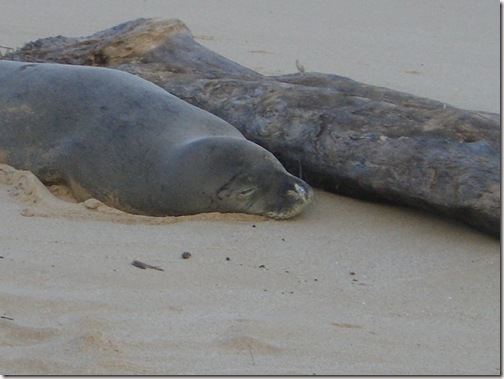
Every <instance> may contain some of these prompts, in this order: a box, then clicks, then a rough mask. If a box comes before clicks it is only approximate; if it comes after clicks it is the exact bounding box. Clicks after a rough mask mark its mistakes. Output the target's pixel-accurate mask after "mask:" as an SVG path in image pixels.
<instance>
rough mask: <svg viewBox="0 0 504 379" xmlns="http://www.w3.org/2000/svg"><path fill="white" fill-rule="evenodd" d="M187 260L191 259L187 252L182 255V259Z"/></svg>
mask: <svg viewBox="0 0 504 379" xmlns="http://www.w3.org/2000/svg"><path fill="white" fill-rule="evenodd" d="M189 258H191V253H190V252H188V251H184V252H183V253H182V259H189Z"/></svg>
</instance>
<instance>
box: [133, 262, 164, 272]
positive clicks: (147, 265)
mask: <svg viewBox="0 0 504 379" xmlns="http://www.w3.org/2000/svg"><path fill="white" fill-rule="evenodd" d="M131 264H132V265H133V266H135V267H138V268H141V269H146V268H152V269H154V270H158V271H164V270H163V269H162V268H161V267H159V266H151V265H149V264H147V263H143V262H140V261H136V260H135V261H133V262H131Z"/></svg>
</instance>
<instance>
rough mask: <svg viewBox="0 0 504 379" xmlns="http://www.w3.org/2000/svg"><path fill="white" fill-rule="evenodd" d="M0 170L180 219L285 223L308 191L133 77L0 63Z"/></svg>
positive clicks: (236, 137) (215, 125) (256, 150)
mask: <svg viewBox="0 0 504 379" xmlns="http://www.w3.org/2000/svg"><path fill="white" fill-rule="evenodd" d="M0 163H6V164H9V165H11V166H13V167H15V168H18V169H23V170H30V171H32V172H33V173H34V174H35V175H36V176H37V177H38V178H39V179H40V180H41V181H42V182H43V183H55V182H64V183H66V184H67V185H68V186H69V187H70V188H71V190H72V192H73V193H74V195H75V196H76V197H77V199H78V200H79V201H84V200H86V199H88V198H91V197H93V198H96V199H98V200H100V201H102V202H103V203H105V204H107V205H109V206H112V207H115V208H118V209H121V210H123V211H126V212H129V213H134V214H142V215H151V216H167V215H171V216H178V215H189V214H196V213H204V212H222V213H226V212H240V213H249V214H258V215H264V216H267V217H271V218H278V219H282V218H289V217H292V216H294V215H296V214H298V213H299V212H300V211H301V210H302V209H303V208H305V206H306V205H307V204H308V203H309V202H310V200H311V198H312V196H313V190H312V189H311V188H310V186H309V185H308V184H307V183H305V182H304V181H302V180H300V179H298V178H296V177H295V176H293V175H291V174H289V173H288V172H287V171H286V170H285V169H284V167H283V166H282V164H281V163H280V162H279V161H278V160H277V159H276V158H275V157H274V156H273V154H271V153H270V152H269V151H267V150H266V149H264V148H262V147H260V146H259V145H256V144H255V143H253V142H251V141H248V140H247V139H245V137H244V136H243V135H242V134H241V133H240V132H239V131H238V130H237V129H236V128H235V127H233V126H232V125H231V124H229V123H227V122H225V121H224V120H222V119H220V118H218V117H216V116H214V115H212V114H210V113H208V112H206V111H204V110H201V109H199V108H197V107H194V106H192V105H190V104H188V103H186V102H184V101H182V100H180V99H178V98H177V97H175V96H173V95H171V94H169V93H168V92H167V91H165V90H164V89H162V88H160V87H158V86H156V85H155V84H153V83H151V82H149V81H146V80H143V79H141V78H139V77H136V76H134V75H131V74H128V73H125V72H122V71H118V70H113V69H106V68H97V67H84V66H72V65H60V64H37V63H23V62H12V61H0Z"/></svg>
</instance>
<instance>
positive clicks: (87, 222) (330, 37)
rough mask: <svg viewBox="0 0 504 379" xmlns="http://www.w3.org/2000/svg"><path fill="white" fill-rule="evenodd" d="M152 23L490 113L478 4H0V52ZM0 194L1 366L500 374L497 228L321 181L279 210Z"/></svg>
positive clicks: (255, 63)
mask: <svg viewBox="0 0 504 379" xmlns="http://www.w3.org/2000/svg"><path fill="white" fill-rule="evenodd" d="M152 16H157V17H166V18H171V17H177V18H180V19H182V20H183V21H184V22H186V23H187V25H188V26H189V28H190V29H191V30H192V32H193V33H194V34H195V35H196V36H197V37H198V38H199V41H200V42H201V43H203V44H205V45H206V46H208V47H210V48H212V49H214V50H216V51H218V52H220V53H221V54H223V55H225V56H227V57H228V58H231V59H233V60H235V61H238V62H240V63H242V64H245V65H246V66H248V67H251V68H254V69H257V70H259V71H261V72H264V73H288V72H293V71H294V70H295V64H294V62H295V60H296V59H299V60H300V61H301V63H302V64H304V65H305V67H306V69H307V70H308V71H310V70H316V71H324V72H332V73H337V74H342V75H346V76H350V77H352V78H354V79H358V80H362V81H366V82H368V83H373V84H378V85H385V86H388V87H391V88H394V89H400V90H406V91H408V92H411V93H415V94H418V95H424V96H428V97H431V98H435V99H439V100H442V101H446V102H448V103H451V104H453V105H456V106H460V107H464V108H470V109H471V108H472V109H481V110H486V111H494V112H498V111H499V92H498V91H499V81H498V80H499V55H498V51H499V36H498V33H499V16H498V3H497V2H496V1H486V2H483V1H477V0H475V1H460V0H453V1H419V2H414V3H413V2H406V1H379V0H373V1H371V2H369V1H352V2H350V1H335V0H333V1H317V2H313V1H293V0H289V1H271V0H268V1H254V2H250V1H234V0H233V1H223V0H218V1H208V0H205V1H194V0H192V1H191V0H189V1H186V0H181V1H121V2H117V1H67V0H65V1H56V0H53V1H49V0H46V1H39V2H30V1H25V0H16V1H6V0H0V45H2V46H13V47H15V46H21V45H22V44H23V43H24V42H26V41H29V40H33V39H36V38H39V37H45V36H51V35H57V34H63V35H68V36H79V35H88V34H92V33H94V32H95V31H98V30H100V29H103V28H106V27H110V26H113V25H115V24H117V23H119V22H123V21H127V20H129V19H134V18H137V17H152ZM53 190H59V191H61V188H53ZM0 207H1V209H2V213H1V217H0V257H1V258H0V317H1V318H0V373H3V374H313V373H314V374H339V375H343V374H498V373H500V319H499V316H500V287H499V286H500V255H499V241H498V240H496V239H494V238H491V237H488V236H486V235H483V234H481V233H479V232H477V231H474V230H472V229H470V228H468V227H466V226H464V225H460V224H458V223H456V222H454V221H450V220H447V219H444V218H439V217H436V216H433V215H429V214H426V213H423V212H419V211H415V210H411V209H406V208H401V207H393V206H388V205H383V204H371V203H366V202H361V201H357V200H353V199H349V198H345V197H341V196H336V195H333V194H329V193H325V192H322V191H317V192H316V200H315V201H314V204H313V205H312V206H311V207H310V208H309V209H308V210H307V211H306V212H305V213H303V214H302V215H301V216H300V217H298V218H296V219H293V220H290V221H282V222H279V221H270V220H264V219H262V218H260V217H252V216H242V215H218V214H211V215H205V216H193V217H185V218H162V219H154V218H149V217H135V216H131V215H127V214H124V213H122V212H118V211H115V210H113V209H110V208H108V207H106V206H103V205H101V204H100V203H98V202H96V201H88V202H85V203H84V204H71V203H68V202H64V201H63V200H60V199H58V198H56V197H54V196H53V195H52V194H51V193H50V192H49V191H48V190H47V189H46V188H45V187H44V186H43V185H42V184H41V183H39V182H38V181H37V179H36V178H34V177H33V175H31V173H28V172H20V171H16V170H13V169H12V168H10V167H8V166H0ZM184 251H188V252H190V253H191V254H192V256H191V258H190V259H182V258H181V253H182V252H184ZM135 259H137V260H140V261H142V262H146V263H149V264H151V265H155V266H159V267H161V268H163V269H164V271H158V270H153V269H145V270H142V269H139V268H136V267H134V266H132V265H131V264H130V263H131V262H132V261H133V260H135Z"/></svg>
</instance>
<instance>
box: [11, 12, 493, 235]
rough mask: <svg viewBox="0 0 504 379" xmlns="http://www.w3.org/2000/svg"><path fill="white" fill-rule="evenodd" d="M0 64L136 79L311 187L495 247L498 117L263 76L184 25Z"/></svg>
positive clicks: (112, 32) (305, 77)
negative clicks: (448, 224) (439, 218)
mask: <svg viewBox="0 0 504 379" xmlns="http://www.w3.org/2000/svg"><path fill="white" fill-rule="evenodd" d="M3 59H12V60H20V61H29V62H56V63H66V64H77V65H92V66H104V67H110V68H115V69H119V70H124V71H127V72H130V73H132V74H135V75H139V76H141V77H143V78H144V79H147V80H149V81H151V82H154V83H155V84H157V85H159V86H161V87H163V88H165V89H166V90H167V91H169V92H171V93H172V94H174V95H176V96H178V97H180V98H181V99H183V100H186V101H188V102H189V103H191V104H193V105H196V106H198V107H200V108H203V109H205V110H207V111H209V112H211V113H214V114H216V115H217V116H219V117H221V118H223V119H224V120H226V121H228V122H229V123H231V124H232V125H234V126H235V127H237V128H238V129H239V130H240V131H241V132H242V133H243V134H244V135H245V137H247V138H248V139H250V140H252V141H254V142H256V143H258V144H259V145H262V146H263V147H265V148H266V149H268V150H270V151H271V152H272V153H273V154H275V155H276V156H277V157H278V159H279V160H280V161H281V162H282V163H283V164H284V165H285V166H286V168H287V169H288V170H289V171H291V172H292V173H294V174H297V175H298V176H301V177H302V178H303V179H304V180H306V181H307V182H308V183H310V184H311V185H312V186H314V187H318V188H322V189H324V190H327V191H331V192H335V193H339V194H343V195H348V196H353V197H357V198H361V199H366V200H372V201H385V202H389V203H394V204H403V205H408V206H413V207H417V208H422V209H425V210H429V211H434V212H437V213H441V214H444V215H446V216H449V217H453V218H455V219H458V220H461V221H463V222H465V223H467V224H469V225H472V226H474V227H476V228H478V229H480V230H482V231H484V232H487V233H490V234H493V235H500V116H499V115H498V114H494V113H487V112H477V111H468V110H463V109H458V108H455V107H453V106H450V105H448V104H444V103H442V102H438V101H434V100H430V99H426V98H421V97H417V96H414V95H410V94H407V93H403V92H398V91H394V90H391V89H387V88H382V87H376V86H371V85H367V84H364V83H360V82H356V81H354V80H351V79H348V78H345V77H341V76H337V75H330V74H321V73H297V74H292V75H284V76H263V75H261V74H259V73H257V72H255V71H253V70H250V69H248V68H246V67H243V66H241V65H239V64H237V63H235V62H232V61H230V60H228V59H226V58H224V57H222V56H220V55H218V54H216V53H214V52H212V51H211V50H209V49H207V48H205V47H204V46H202V45H200V44H199V43H197V42H196V41H195V40H194V39H193V37H192V35H191V32H190V31H189V29H188V28H187V27H186V26H185V25H184V23H183V22H181V21H179V20H174V19H173V20H162V19H138V20H134V21H130V22H126V23H124V24H121V25H118V26H116V27H113V28H111V29H107V30H104V31H101V32H98V33H96V34H94V35H92V36H89V37H82V38H67V37H62V36H58V37H51V38H44V39H40V40H38V41H35V42H30V43H27V44H26V45H25V46H24V47H23V48H21V49H19V50H17V51H15V52H13V53H10V54H7V55H6V56H5V57H4V58H3Z"/></svg>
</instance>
